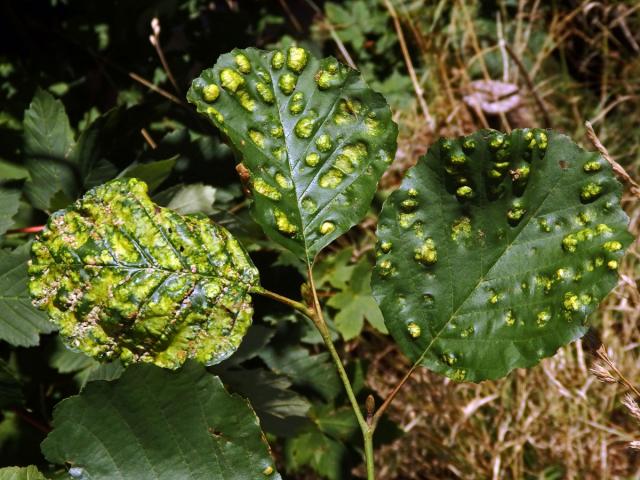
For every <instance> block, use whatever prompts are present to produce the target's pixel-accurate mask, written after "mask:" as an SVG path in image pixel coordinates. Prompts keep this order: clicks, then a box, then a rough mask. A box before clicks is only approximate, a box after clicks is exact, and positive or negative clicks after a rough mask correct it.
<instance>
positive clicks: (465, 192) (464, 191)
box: [456, 185, 473, 199]
mask: <svg viewBox="0 0 640 480" xmlns="http://www.w3.org/2000/svg"><path fill="white" fill-rule="evenodd" d="M456 197H458V198H459V199H469V198H471V197H473V189H472V188H471V187H470V186H468V185H464V186H462V187H458V189H457V190H456Z"/></svg>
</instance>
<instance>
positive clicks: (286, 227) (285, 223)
mask: <svg viewBox="0 0 640 480" xmlns="http://www.w3.org/2000/svg"><path fill="white" fill-rule="evenodd" d="M273 216H274V218H275V220H276V228H277V229H278V231H279V232H280V233H282V234H283V235H286V236H287V237H294V236H295V235H296V233H297V232H298V227H297V225H294V224H293V223H292V222H291V221H290V220H289V217H287V214H286V213H284V212H283V211H282V210H279V209H277V208H276V209H274V210H273Z"/></svg>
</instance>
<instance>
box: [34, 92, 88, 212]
mask: <svg viewBox="0 0 640 480" xmlns="http://www.w3.org/2000/svg"><path fill="white" fill-rule="evenodd" d="M74 146H75V140H74V136H73V132H72V130H71V126H70V125H69V118H68V117H67V113H66V112H65V109H64V105H62V102H61V101H60V100H56V99H55V98H54V97H53V96H52V95H51V94H50V93H48V92H46V91H44V90H40V89H38V90H37V91H36V94H35V96H34V97H33V101H32V102H31V104H30V105H29V109H28V110H27V111H26V112H25V114H24V155H25V165H26V167H27V169H28V170H29V174H30V179H29V180H27V182H26V184H25V193H26V195H27V197H28V198H29V200H30V201H31V203H32V204H33V206H34V207H36V208H39V209H41V210H48V209H49V208H50V207H51V203H52V199H53V197H54V196H55V195H56V194H58V195H64V196H65V197H66V198H70V199H73V198H75V195H76V193H77V190H78V187H79V178H77V173H78V172H77V164H76V163H75V161H76V159H73V158H72V156H71V151H72V150H73V148H74Z"/></svg>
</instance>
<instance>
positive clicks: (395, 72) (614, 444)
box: [0, 0, 640, 479]
mask: <svg viewBox="0 0 640 480" xmlns="http://www.w3.org/2000/svg"><path fill="white" fill-rule="evenodd" d="M153 19H156V20H153ZM291 43H297V44H300V45H304V46H305V47H307V48H309V49H310V50H312V51H313V52H314V53H316V54H318V55H334V56H336V57H337V58H339V59H340V60H341V61H343V62H345V63H348V64H351V65H352V66H354V67H356V68H358V69H359V70H360V71H362V72H363V74H364V76H365V78H366V79H367V81H368V82H369V83H370V85H371V86H373V87H374V88H375V89H376V90H378V91H380V92H382V93H383V94H385V95H386V97H387V98H388V100H389V102H390V104H391V106H392V109H393V111H394V117H395V120H396V121H397V122H398V124H399V125H400V138H399V148H398V153H397V156H396V159H395V161H394V163H393V164H392V166H391V167H390V169H389V171H388V173H387V174H386V175H385V176H384V177H383V180H382V182H381V184H380V192H379V195H378V197H377V201H376V202H375V203H374V205H373V207H372V210H371V212H370V214H369V215H368V216H367V218H366V219H365V220H364V221H363V222H362V223H361V224H360V225H358V226H357V227H354V228H353V229H352V230H351V231H350V232H349V233H348V234H346V235H344V236H343V237H342V238H340V239H338V240H337V241H336V242H335V243H334V244H333V245H332V246H331V248H329V249H328V253H327V254H326V255H325V256H324V257H322V258H320V259H319V260H318V263H317V265H316V267H315V268H316V275H317V278H318V279H319V281H318V284H319V285H318V288H320V289H321V293H322V298H323V301H324V302H325V308H326V312H327V315H328V317H329V318H330V321H331V325H332V328H333V331H334V335H335V337H336V339H341V340H342V342H341V343H340V348H341V350H342V351H343V352H344V354H345V357H346V358H348V359H349V368H350V372H351V374H352V376H353V378H354V379H355V382H354V383H355V385H356V388H357V390H358V392H359V395H360V396H361V397H362V398H364V397H365V396H366V394H368V393H369V392H373V393H374V394H376V395H377V396H378V399H380V398H383V397H384V396H385V395H386V394H387V393H388V392H389V391H390V389H391V388H393V386H394V385H395V383H396V382H397V380H398V378H399V377H400V376H401V375H402V374H403V373H404V371H406V369H407V368H408V363H407V361H406V359H404V357H403V356H402V355H401V354H400V353H399V352H398V351H397V350H396V347H395V345H394V344H393V342H391V341H389V339H388V338H387V337H386V335H385V333H384V326H383V325H382V324H381V318H380V313H379V311H378V310H377V306H376V305H375V302H373V299H372V297H371V296H370V289H369V287H368V278H369V275H370V270H371V265H372V264H373V261H374V258H373V247H374V244H375V236H374V233H375V225H376V213H377V209H378V208H379V206H380V204H381V201H382V200H383V199H384V198H385V197H386V195H387V194H388V193H389V192H390V191H391V190H393V189H394V188H395V187H396V186H397V185H398V183H399V181H400V179H401V178H402V175H403V173H404V171H405V170H406V169H407V168H408V167H410V166H411V165H413V164H414V163H415V162H416V161H417V159H418V158H419V156H420V155H422V154H423V153H424V152H425V151H426V149H427V148H428V146H429V145H430V144H431V143H432V142H433V141H434V140H435V139H437V138H438V137H440V136H445V135H446V136H452V135H462V134H467V133H470V132H472V131H474V130H477V129H479V128H497V129H501V130H509V129H512V128H516V127H532V126H543V127H553V128H555V129H559V130H561V131H564V132H565V133H567V134H568V135H570V136H571V137H572V138H574V139H575V140H576V141H578V142H581V143H583V145H585V146H586V147H588V148H590V149H592V148H593V147H592V146H591V145H590V144H589V142H588V141H587V140H586V137H585V127H584V122H585V121H587V120H588V121H590V122H591V123H592V124H593V125H594V128H595V130H596V132H597V134H598V136H599V138H600V140H601V141H602V142H603V143H604V145H605V146H606V147H607V148H608V149H609V151H610V153H611V155H612V157H613V158H614V159H615V160H616V161H618V162H619V163H620V164H621V165H623V166H624V168H625V169H626V170H627V172H628V173H629V174H630V175H631V176H632V177H633V178H636V179H637V178H638V174H639V173H640V172H639V171H638V167H639V165H640V97H639V95H640V4H639V3H638V2H637V0H636V1H634V0H629V1H609V0H606V1H579V0H565V1H554V0H551V1H540V0H496V1H490V0H483V1H480V0H477V1H470V0H456V1H443V0H440V1H437V0H344V1H341V2H340V1H324V2H323V1H313V0H290V1H287V0H279V1H276V0H270V1H267V0H262V1H259V0H256V1H234V0H226V1H225V0H138V1H125V0H120V1H117V0H111V1H101V2H86V1H81V0H20V1H5V2H1V3H0V202H5V203H3V204H2V205H1V206H0V227H1V228H2V231H1V232H0V234H3V233H5V230H7V229H9V230H8V232H7V233H6V234H4V235H2V236H0V242H2V247H3V248H12V247H16V246H19V245H21V244H23V243H24V242H25V241H26V240H28V238H29V234H27V233H25V232H24V231H21V229H23V228H24V227H28V226H35V225H41V224H42V223H44V221H46V218H47V215H48V213H50V212H52V211H54V210H56V209H58V208H61V207H63V206H65V205H66V204H67V203H68V202H69V201H71V200H73V199H74V198H76V197H77V196H79V195H81V194H82V193H83V191H85V190H86V189H88V188H90V187H92V186H94V185H97V184H99V183H102V182H104V181H106V180H108V179H110V178H113V177H115V176H117V175H125V176H137V177H140V178H143V179H144V180H145V181H147V182H148V183H149V184H150V185H151V187H152V191H153V194H154V199H155V200H156V201H157V202H159V203H161V204H165V205H170V206H172V207H173V208H176V209H178V210H179V211H182V212H184V213H192V212H195V211H200V212H204V213H205V214H207V215H210V216H211V217H212V218H214V219H215V220H216V221H218V222H220V223H221V224H223V225H225V226H226V227H227V228H230V229H231V230H232V231H233V233H234V234H236V235H237V236H238V237H239V238H240V239H241V240H242V241H243V242H244V244H245V245H248V248H249V250H250V252H251V255H252V257H253V258H254V261H255V262H256V264H257V265H258V266H259V268H260V270H261V272H263V274H262V276H263V282H264V285H265V287H267V288H270V289H273V290H277V291H278V292H280V293H283V294H287V295H289V296H292V297H298V296H299V288H300V284H301V283H302V281H303V277H302V275H301V274H300V273H301V271H303V269H302V266H301V265H299V264H298V263H297V261H296V259H295V258H293V257H292V256H291V255H290V254H287V253H286V252H284V251H282V250H280V249H279V248H278V247H277V246H276V245H274V244H273V243H271V242H268V241H267V240H266V239H265V238H264V237H263V234H262V233H261V231H260V229H259V228H258V227H257V226H256V225H255V224H254V223H253V222H252V220H251V218H250V216H249V215H248V211H247V209H246V208H245V207H246V200H245V199H244V196H243V193H242V188H241V186H240V184H239V180H238V178H237V175H236V172H235V168H234V166H235V163H234V159H233V156H232V153H231V151H230V150H229V148H228V147H226V146H225V145H224V144H223V143H222V142H221V139H220V137H219V135H218V132H217V131H216V130H215V129H214V128H213V127H212V126H211V125H209V124H207V123H206V122H205V121H204V120H203V119H201V118H199V117H198V116H197V115H196V113H195V111H194V109H193V108H192V107H191V106H189V105H187V104H186V101H185V99H184V95H185V93H186V91H187V89H188V87H189V85H190V82H191V80H192V79H193V78H194V77H196V76H197V74H199V72H200V71H201V70H202V69H204V68H206V67H210V66H212V65H213V63H214V62H215V60H216V58H217V57H218V55H219V54H222V53H225V52H227V51H229V50H231V49H232V48H234V47H241V48H242V47H247V46H257V47H259V48H271V47H276V46H287V45H289V44H291ZM34 95H36V98H37V99H38V102H37V105H35V104H34V105H32V107H31V108H32V109H34V108H40V109H41V110H42V111H43V112H44V113H43V114H44V115H49V117H50V118H52V119H54V120H55V122H54V124H57V125H59V126H60V125H64V124H65V122H66V121H67V120H66V119H67V118H68V122H69V125H70V127H71V129H70V130H71V135H72V137H73V138H74V139H75V143H76V147H74V148H75V150H76V151H77V154H76V155H77V157H78V158H79V159H80V160H79V161H78V163H76V164H74V163H73V162H71V163H70V164H69V165H55V166H53V167H51V166H49V167H50V169H49V170H47V169H44V170H43V167H42V164H41V163H40V164H39V163H38V162H33V161H31V160H30V158H29V151H30V150H29V142H25V135H26V133H28V132H25V130H26V129H28V128H29V125H28V122H25V121H23V120H24V118H25V110H26V109H28V108H29V105H30V103H31V101H32V98H34ZM56 99H57V100H56ZM49 134H51V135H55V134H56V130H55V128H53V129H52V130H51V131H50V132H49ZM43 192H44V193H43ZM8 197H10V198H13V199H18V198H19V199H20V200H19V203H18V201H17V200H16V201H15V202H14V203H12V204H11V205H9V203H7V202H8V201H7V200H5V199H6V198H8ZM3 198H4V199H3ZM636 200H637V199H634V197H632V196H631V195H630V194H627V195H626V196H625V198H624V207H625V209H626V210H627V213H628V214H629V216H630V218H631V224H630V229H631V230H632V231H633V233H634V234H636V235H637V234H638V229H639V221H640V220H639V216H640V207H639V206H638V203H637V201H636ZM638 252H639V250H638V246H637V244H634V245H633V246H632V247H631V249H630V250H629V252H628V254H627V256H626V257H625V261H624V263H623V266H622V268H621V276H620V282H619V284H618V286H617V287H616V289H615V291H614V292H613V294H612V295H611V296H610V298H609V300H608V301H606V302H605V303H604V304H603V305H602V307H601V309H600V311H599V312H598V314H597V315H594V318H593V319H592V322H593V324H594V326H595V328H596V330H597V331H598V334H599V335H600V337H601V339H602V340H603V342H604V346H605V349H606V351H607V353H608V355H609V357H610V358H611V359H612V360H613V361H615V363H616V365H617V367H618V368H619V370H620V371H621V372H623V374H624V375H625V376H626V377H627V378H628V379H629V380H630V381H631V382H635V383H636V384H637V383H640V363H639V362H638V360H639V359H638V357H639V346H640V343H639V342H640V334H639V331H638V327H639V321H640V310H639V307H640V293H639V292H638V278H639V276H640V272H639V271H638V266H639V260H638ZM256 303H257V310H256V315H255V322H254V323H255V326H254V327H252V330H251V333H250V335H249V337H248V340H247V341H246V342H245V343H246V345H243V348H244V350H243V351H242V354H241V355H235V356H233V357H232V359H231V360H230V361H228V362H225V363H224V364H222V365H220V366H217V367H215V368H214V369H212V371H215V372H216V373H217V374H219V375H221V376H222V378H223V379H224V380H225V383H227V385H228V386H229V388H231V389H232V390H234V391H237V392H240V393H241V394H243V395H246V396H248V397H249V398H250V399H251V402H252V404H253V405H254V407H255V408H256V410H257V411H258V414H259V415H260V418H261V421H262V424H263V426H264V428H265V430H266V431H267V432H268V434H269V435H270V440H271V443H272V445H273V446H274V451H275V452H274V453H275V455H276V457H277V460H278V463H279V469H280V471H282V472H284V473H285V476H286V478H292V479H296V478H297V479H307V478H308V479H314V478H328V479H340V478H353V477H357V476H359V475H362V474H363V470H362V465H361V456H360V452H358V450H357V446H358V445H359V440H357V439H358V435H357V434H358V431H357V425H356V424H355V422H354V419H353V414H352V413H351V411H350V409H349V408H348V407H347V406H346V403H345V399H344V398H343V396H342V394H341V393H340V386H339V384H338V382H337V379H336V378H335V374H334V372H333V367H332V366H331V365H330V363H329V362H328V361H327V357H326V354H324V353H322V351H323V350H322V348H321V346H320V345H319V337H317V335H315V334H314V331H313V329H312V328H311V327H310V325H309V324H307V323H306V322H305V321H304V320H303V319H301V318H299V317H297V316H295V315H293V314H291V313H290V312H288V311H286V310H284V309H281V308H280V307H277V306H274V305H273V304H272V303H269V302H267V301H265V300H261V299H256ZM1 315H2V312H0V316H1ZM0 360H1V363H0V367H1V368H0V392H2V395H0V397H2V398H1V400H2V401H0V408H2V417H1V421H0V458H1V460H2V465H27V464H30V463H35V464H38V465H41V466H44V465H43V463H44V459H43V458H42V456H41V454H40V451H39V447H38V444H39V442H40V441H41V440H42V439H43V438H44V436H45V435H46V432H47V431H48V430H49V428H50V427H49V421H50V419H51V410H52V408H53V406H54V405H55V404H56V403H57V402H58V401H59V400H60V399H62V398H64V397H66V396H68V395H71V394H73V393H75V392H77V391H78V389H79V388H81V386H82V385H83V384H84V383H85V382H86V381H88V380H91V379H109V378H113V377H114V376H117V375H118V374H119V371H120V370H119V369H120V367H119V366H118V365H108V366H98V365H97V364H95V362H93V361H92V360H90V359H88V358H86V357H83V356H82V355H80V354H75V353H72V352H69V351H66V350H64V349H63V347H61V345H60V343H59V341H58V339H57V337H56V334H55V333H52V334H47V335H43V336H42V337H41V338H40V342H39V345H38V346H36V345H32V346H30V347H29V348H27V347H19V346H11V345H9V344H8V343H5V342H0ZM594 362H595V360H594V357H593V356H592V355H590V349H589V347H588V346H587V345H585V344H583V342H580V341H579V342H576V343H575V344H572V345H570V346H569V347H567V348H565V349H563V350H562V351H561V352H560V353H559V354H558V355H557V356H555V357H554V358H551V359H547V360H544V361H543V362H542V363H541V365H539V366H537V367H535V368H533V369H531V370H529V371H516V372H513V373H512V374H511V375H509V376H508V377H507V378H506V379H504V380H501V381H496V382H484V383H482V384H479V385H475V384H454V383H452V382H450V381H449V380H447V379H444V378H441V377H438V376H436V375H433V374H430V373H429V372H427V371H426V370H425V371H421V372H419V373H418V374H416V375H415V376H414V378H413V379H412V380H411V382H410V383H409V384H408V385H407V386H406V387H405V389H404V390H403V391H402V392H401V394H400V396H399V397H398V399H397V400H396V401H395V402H394V404H393V405H392V407H391V409H390V411H389V412H390V413H389V419H388V422H387V425H386V427H385V429H384V430H385V431H384V435H381V445H380V446H379V447H380V450H379V453H378V455H377V459H376V461H377V463H378V466H377V470H378V471H379V472H380V473H379V475H380V478H384V479H427V478H483V479H484V478H493V479H499V478H500V479H501V478H514V479H520V478H531V479H534V478H536V479H537V478H539V479H560V478H576V479H604V478H629V479H630V478H640V452H639V451H638V450H634V449H631V448H629V446H628V445H629V442H630V441H632V440H634V439H640V424H638V423H637V421H636V420H634V418H633V417H632V415H630V413H629V411H628V410H627V409H625V408H624V407H623V406H622V404H621V400H622V398H623V394H624V393H625V389H624V387H622V386H620V385H618V384H617V383H615V382H614V383H607V382H602V381H600V380H599V379H598V378H597V377H596V376H594V375H593V374H592V373H591V372H590V368H592V367H593V366H594Z"/></svg>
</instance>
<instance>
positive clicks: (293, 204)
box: [187, 47, 397, 262]
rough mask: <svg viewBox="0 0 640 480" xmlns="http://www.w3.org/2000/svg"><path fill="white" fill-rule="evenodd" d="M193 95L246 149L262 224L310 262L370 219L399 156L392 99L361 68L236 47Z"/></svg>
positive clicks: (304, 54) (297, 52) (198, 82)
mask: <svg viewBox="0 0 640 480" xmlns="http://www.w3.org/2000/svg"><path fill="white" fill-rule="evenodd" d="M187 98H188V100H189V101H190V102H191V103H193V104H195V105H196V107H197V109H198V112H200V113H202V114H204V115H205V116H207V117H208V118H209V119H210V120H211V121H212V122H213V124H214V125H215V126H216V127H218V128H219V129H220V130H222V132H223V133H224V134H225V135H226V136H227V137H228V138H229V140H230V142H231V144H232V145H233V146H234V147H235V149H236V150H237V151H238V152H239V154H240V156H241V158H242V163H243V165H244V167H246V169H247V170H248V173H249V176H250V178H249V184H250V186H251V189H252V191H253V204H252V213H253V216H254V218H255V219H256V221H257V222H258V223H259V224H260V225H261V226H262V228H263V229H264V230H265V232H266V233H267V235H269V237H271V238H272V239H273V240H275V241H276V242H278V243H280V244H282V245H284V246H285V247H287V248H289V249H290V250H291V251H293V252H294V253H295V254H296V255H298V256H299V257H300V258H303V259H304V260H306V261H307V262H310V261H311V260H312V259H313V258H314V257H315V255H316V254H317V253H318V252H319V251H320V250H322V248H324V247H325V246H327V245H328V244H329V243H330V242H331V241H333V240H334V239H335V238H337V237H338V236H340V235H341V234H343V233H344V232H346V231H347V230H348V229H349V228H351V227H352V226H353V225H355V224H356V223H357V222H358V221H359V220H360V219H361V218H362V217H363V216H364V215H365V213H366V212H367V210H368V208H369V205H370V203H371V200H372V198H373V195H374V193H375V190H376V185H377V183H378V180H379V179H380V177H381V175H382V173H383V172H384V170H385V169H386V168H387V166H388V165H389V163H390V162H391V161H392V160H393V157H394V155H395V150H396V136H397V126H396V125H395V123H393V121H392V120H391V111H390V110H389V107H388V106H387V103H386V102H385V100H384V98H383V97H382V96H381V95H380V94H378V93H375V92H374V91H372V90H371V89H370V88H369V87H368V86H367V85H366V83H365V82H364V81H363V80H362V77H361V75H360V74H359V73H358V72H357V71H355V70H351V69H350V68H348V67H346V66H344V65H342V64H340V63H338V62H337V61H336V60H335V59H334V58H331V57H329V58H325V59H322V60H318V59H316V58H315V57H313V56H312V55H311V54H310V53H309V52H308V51H306V50H304V49H303V48H298V47H290V48H289V49H288V50H287V51H286V52H283V51H280V50H277V51H274V52H267V51H263V50H256V49H254V48H249V49H246V50H238V49H235V50H233V51H232V52H231V53H227V54H225V55H222V56H221V57H219V59H218V62H217V63H216V65H215V66H214V67H213V68H210V69H207V70H205V71H203V72H202V74H201V76H200V77H198V78H196V79H195V80H194V81H193V84H192V86H191V89H190V90H189V93H188V95H187Z"/></svg>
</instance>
